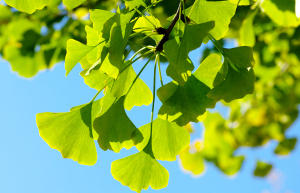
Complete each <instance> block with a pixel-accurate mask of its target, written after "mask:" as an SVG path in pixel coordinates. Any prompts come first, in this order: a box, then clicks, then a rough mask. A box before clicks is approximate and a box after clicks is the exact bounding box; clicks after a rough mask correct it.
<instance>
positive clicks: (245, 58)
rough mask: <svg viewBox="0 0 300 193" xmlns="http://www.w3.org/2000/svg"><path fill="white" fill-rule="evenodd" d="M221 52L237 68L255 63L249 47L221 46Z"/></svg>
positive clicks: (247, 66)
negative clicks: (229, 47) (228, 47)
mask: <svg viewBox="0 0 300 193" xmlns="http://www.w3.org/2000/svg"><path fill="white" fill-rule="evenodd" d="M223 53H224V56H225V57H226V58H227V60H228V61H229V62H230V63H231V64H234V65H235V66H236V67H238V68H249V67H254V65H255V61H254V58H253V50H252V48H251V47H248V46H242V47H236V48H231V49H226V48H223Z"/></svg>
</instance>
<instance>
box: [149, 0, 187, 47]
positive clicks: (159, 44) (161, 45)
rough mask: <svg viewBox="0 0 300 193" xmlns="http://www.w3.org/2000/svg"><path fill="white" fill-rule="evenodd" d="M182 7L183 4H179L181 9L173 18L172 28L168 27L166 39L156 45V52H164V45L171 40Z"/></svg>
mask: <svg viewBox="0 0 300 193" xmlns="http://www.w3.org/2000/svg"><path fill="white" fill-rule="evenodd" d="M185 1H186V0H184V3H185ZM180 6H181V3H179V7H178V9H177V12H176V15H175V17H174V18H173V20H172V22H171V24H170V26H169V27H168V29H167V31H166V34H165V35H164V37H163V38H162V39H161V40H160V41H159V42H158V44H157V45H156V47H155V48H156V51H159V52H161V51H163V49H164V48H163V45H164V44H165V43H166V42H167V41H168V40H169V36H170V33H171V31H172V29H173V28H174V26H175V24H176V22H177V21H178V19H179V15H180Z"/></svg>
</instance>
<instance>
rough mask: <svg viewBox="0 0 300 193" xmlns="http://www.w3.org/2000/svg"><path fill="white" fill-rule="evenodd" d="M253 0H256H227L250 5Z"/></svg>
mask: <svg viewBox="0 0 300 193" xmlns="http://www.w3.org/2000/svg"><path fill="white" fill-rule="evenodd" d="M255 1H256V0H229V2H231V3H235V4H238V5H251V4H252V3H254V2H255Z"/></svg>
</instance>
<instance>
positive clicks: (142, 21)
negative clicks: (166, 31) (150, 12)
mask: <svg viewBox="0 0 300 193" xmlns="http://www.w3.org/2000/svg"><path fill="white" fill-rule="evenodd" d="M146 18H147V19H146ZM149 21H150V22H149ZM153 25H155V26H153ZM159 27H162V26H161V23H160V21H159V20H158V19H156V18H155V17H153V16H145V17H140V18H139V19H138V20H137V21H136V23H135V26H134V31H135V32H137V33H138V32H143V33H144V34H145V35H147V36H148V35H149V36H150V37H151V38H152V39H154V40H155V42H159V40H160V39H161V38H162V37H163V36H162V35H158V34H154V33H153V31H154V29H155V28H159ZM151 34H152V35H151Z"/></svg>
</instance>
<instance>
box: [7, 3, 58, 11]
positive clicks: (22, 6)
mask: <svg viewBox="0 0 300 193" xmlns="http://www.w3.org/2000/svg"><path fill="white" fill-rule="evenodd" d="M51 1H52V0H5V3H7V5H10V6H12V7H14V8H16V9H17V10H20V11H23V12H27V13H30V14H31V13H33V12H35V11H36V10H37V9H43V8H44V7H45V6H47V5H49V4H50V3H51Z"/></svg>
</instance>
